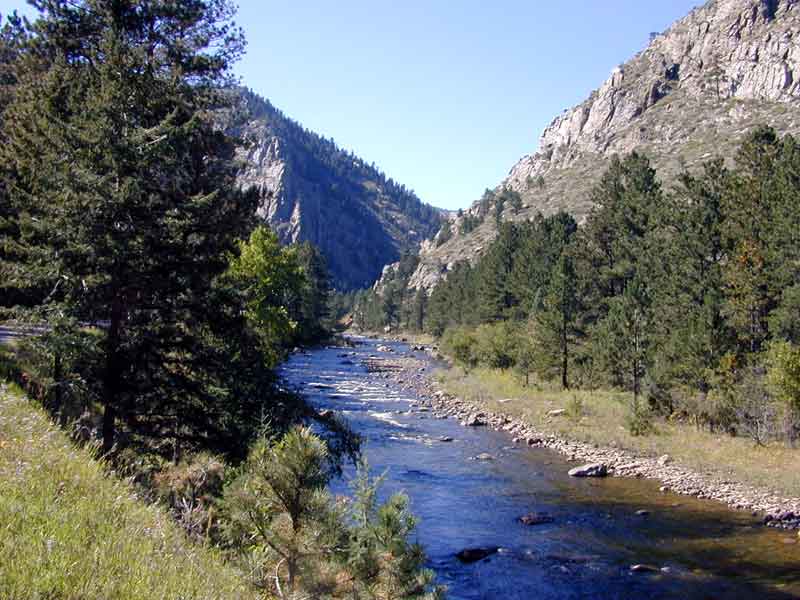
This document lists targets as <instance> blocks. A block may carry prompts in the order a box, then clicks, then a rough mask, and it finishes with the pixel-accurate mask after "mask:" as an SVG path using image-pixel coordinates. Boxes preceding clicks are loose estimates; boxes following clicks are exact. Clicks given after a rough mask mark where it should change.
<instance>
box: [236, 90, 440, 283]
mask: <svg viewBox="0 0 800 600" xmlns="http://www.w3.org/2000/svg"><path fill="white" fill-rule="evenodd" d="M242 94H243V97H244V103H245V109H246V110H247V111H248V115H249V122H248V123H247V125H246V126H245V127H244V131H243V132H241V133H242V135H243V137H244V138H245V140H246V141H247V142H248V143H247V145H246V147H245V150H244V151H243V155H242V157H241V158H242V159H243V160H244V163H245V167H244V169H243V170H242V172H241V174H240V183H241V185H242V186H243V187H245V188H251V187H254V188H256V189H257V190H258V192H259V195H260V208H259V216H261V217H262V218H263V219H264V221H265V222H267V223H268V224H269V225H270V226H271V227H272V228H273V229H274V230H275V231H276V232H277V234H278V237H279V238H280V240H281V242H283V243H292V242H302V241H310V242H312V243H313V244H315V245H316V246H317V247H319V248H320V250H321V251H322V253H323V254H324V255H325V257H326V259H327V262H328V268H329V270H330V272H331V275H332V277H333V281H334V285H335V286H336V287H337V288H338V289H342V290H349V289H355V288H363V287H366V286H369V285H371V284H372V283H373V282H374V281H375V280H376V279H377V278H378V277H380V274H381V270H382V268H383V266H384V265H385V264H387V263H391V262H393V261H396V260H397V259H398V258H399V256H400V254H401V252H402V251H403V250H404V249H408V248H416V247H417V246H418V245H419V244H420V242H421V241H422V240H424V239H425V238H428V237H430V236H432V235H433V234H435V233H436V231H437V230H438V229H439V226H440V225H441V222H442V218H443V217H442V213H441V211H439V210H438V209H436V208H433V207H431V206H429V205H427V204H424V203H423V202H422V201H421V200H420V199H419V198H417V196H416V195H415V194H414V193H413V192H412V191H411V190H408V189H407V188H405V187H404V186H402V185H400V184H398V183H396V182H395V181H393V180H392V179H390V178H387V177H386V175H385V174H384V173H382V172H381V171H379V170H378V169H377V168H376V167H375V166H374V165H369V164H367V163H366V162H365V161H364V160H363V159H361V158H359V157H357V156H355V155H353V154H351V153H349V152H347V151H345V150H342V149H341V148H339V147H338V146H337V145H336V144H335V143H334V141H333V140H328V139H326V138H324V137H322V136H320V135H317V134H316V133H313V132H311V131H308V130H307V129H305V128H303V127H302V126H301V125H300V124H298V123H296V122H295V121H293V120H291V119H289V118H288V117H286V116H285V115H284V114H283V113H282V112H281V111H279V110H278V109H276V108H275V107H274V106H272V104H270V103H269V102H268V101H267V100H264V99H262V98H260V97H259V96H257V95H256V94H254V93H252V92H250V91H248V90H243V91H242Z"/></svg>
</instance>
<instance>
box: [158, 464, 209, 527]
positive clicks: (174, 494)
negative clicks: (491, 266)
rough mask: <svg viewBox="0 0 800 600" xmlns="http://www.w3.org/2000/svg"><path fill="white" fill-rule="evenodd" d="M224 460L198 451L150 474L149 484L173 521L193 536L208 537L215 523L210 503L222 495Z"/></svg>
mask: <svg viewBox="0 0 800 600" xmlns="http://www.w3.org/2000/svg"><path fill="white" fill-rule="evenodd" d="M224 477H225V463H223V462H222V461H221V460H220V459H219V458H217V457H216V456H214V455H212V454H208V453H206V452H201V453H199V454H196V455H194V456H192V457H191V458H189V459H188V460H185V461H182V462H180V463H178V464H177V465H175V464H172V465H169V466H168V467H166V468H164V469H163V470H161V471H159V472H158V473H156V474H155V475H154V476H153V486H154V488H155V491H156V494H157V495H158V497H159V498H161V499H162V500H164V501H165V502H166V503H167V504H168V505H169V507H170V509H171V510H172V512H173V515H174V516H175V520H176V521H177V522H178V523H179V524H180V525H181V526H182V527H183V528H184V530H185V531H186V532H187V533H188V534H189V535H190V536H191V537H193V538H195V539H199V538H203V537H205V538H208V537H210V536H211V534H212V527H214V526H215V525H216V519H215V516H216V510H215V508H214V505H215V503H216V501H217V499H218V498H219V497H220V496H221V494H222V484H223V480H224Z"/></svg>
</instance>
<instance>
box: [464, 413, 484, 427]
mask: <svg viewBox="0 0 800 600" xmlns="http://www.w3.org/2000/svg"><path fill="white" fill-rule="evenodd" d="M484 417H485V415H484V414H483V413H472V414H471V415H469V416H468V417H467V418H466V419H465V420H464V421H462V423H461V424H462V425H466V426H467V427H485V426H486V421H485V420H484Z"/></svg>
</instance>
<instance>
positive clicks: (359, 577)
mask: <svg viewBox="0 0 800 600" xmlns="http://www.w3.org/2000/svg"><path fill="white" fill-rule="evenodd" d="M381 480H382V478H378V479H377V480H370V479H369V467H368V465H367V463H366V462H363V463H362V464H361V466H360V468H359V473H358V476H357V477H356V479H355V480H354V484H353V490H354V496H355V500H354V502H353V504H352V506H351V508H350V514H351V519H352V521H353V523H354V527H353V528H352V530H351V534H350V541H349V545H348V551H347V554H348V557H347V568H348V571H349V573H350V574H351V576H352V589H351V594H352V597H354V598H364V599H365V600H367V599H368V600H394V599H397V600H400V599H408V600H412V599H419V600H437V599H439V598H443V597H444V590H443V589H442V588H441V587H439V586H435V585H434V574H433V572H432V571H430V570H429V569H426V568H425V566H424V565H425V552H424V550H423V548H422V546H420V545H419V544H416V543H410V542H409V538H410V537H411V535H412V534H413V532H414V529H415V528H416V524H417V523H416V519H415V518H414V516H413V515H412V514H411V513H410V511H409V500H408V497H407V496H405V495H404V494H394V495H393V496H392V497H391V498H389V499H388V500H387V501H386V502H385V503H384V504H382V505H380V506H378V504H377V499H376V496H377V491H378V487H379V485H380V483H381Z"/></svg>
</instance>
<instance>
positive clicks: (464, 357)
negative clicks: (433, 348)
mask: <svg viewBox="0 0 800 600" xmlns="http://www.w3.org/2000/svg"><path fill="white" fill-rule="evenodd" d="M476 346H477V342H476V337H475V335H474V334H473V333H472V332H471V331H470V330H468V329H467V328H466V327H455V328H453V329H448V330H447V331H445V333H444V336H443V337H442V347H443V348H444V350H445V352H447V353H448V354H450V355H451V356H452V357H453V359H454V360H455V361H456V363H457V364H458V365H460V366H461V367H463V368H464V370H465V371H469V370H470V369H474V368H475V367H477V366H478V358H477V354H476Z"/></svg>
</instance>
